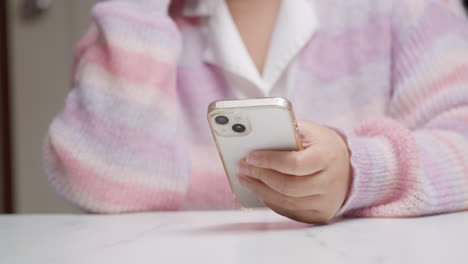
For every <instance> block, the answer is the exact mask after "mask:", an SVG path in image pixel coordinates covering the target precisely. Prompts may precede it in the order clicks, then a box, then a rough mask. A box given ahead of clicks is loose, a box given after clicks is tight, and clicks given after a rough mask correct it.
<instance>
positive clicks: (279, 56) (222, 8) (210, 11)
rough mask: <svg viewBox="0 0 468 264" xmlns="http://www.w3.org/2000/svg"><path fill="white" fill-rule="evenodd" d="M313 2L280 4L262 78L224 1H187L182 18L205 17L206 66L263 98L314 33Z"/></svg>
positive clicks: (312, 0)
mask: <svg viewBox="0 0 468 264" xmlns="http://www.w3.org/2000/svg"><path fill="white" fill-rule="evenodd" d="M313 2H314V0H293V1H291V0H283V3H282V6H281V10H280V12H279V14H278V19H277V23H276V26H275V29H274V32H273V37H272V41H271V45H270V50H269V52H268V57H267V61H266V64H265V69H264V72H263V76H262V75H260V73H259V72H258V70H257V68H256V67H255V64H254V63H253V61H252V59H251V57H250V55H249V54H248V51H247V49H246V48H245V46H244V43H243V41H242V39H241V37H240V35H239V32H238V31H237V29H236V26H235V24H234V22H233V19H232V17H231V14H230V12H229V9H228V7H227V5H226V3H225V0H188V1H187V2H186V4H185V7H184V11H183V14H184V15H186V16H207V17H209V23H208V31H209V35H210V41H209V42H208V47H207V48H206V50H205V54H204V59H205V61H206V62H208V63H212V64H215V65H219V66H220V67H222V68H223V69H225V70H226V71H229V72H232V73H234V74H237V75H240V76H242V77H244V78H245V79H247V80H249V81H250V82H252V83H253V84H255V85H256V86H257V87H259V88H260V89H262V90H263V92H264V94H265V95H267V94H268V92H269V91H270V89H271V88H272V87H273V85H274V84H275V83H276V82H277V81H278V79H279V78H280V77H281V75H282V73H283V72H284V70H285V69H287V67H288V65H289V64H290V62H291V61H292V60H293V59H294V57H295V56H296V55H297V54H298V53H299V51H300V50H301V49H302V48H303V47H304V46H305V45H306V44H307V43H308V42H309V40H310V38H311V37H312V35H313V34H314V33H315V31H316V30H317V29H318V26H319V23H318V19H317V15H316V13H315V5H314V3H313ZM233 50H234V51H236V52H233Z"/></svg>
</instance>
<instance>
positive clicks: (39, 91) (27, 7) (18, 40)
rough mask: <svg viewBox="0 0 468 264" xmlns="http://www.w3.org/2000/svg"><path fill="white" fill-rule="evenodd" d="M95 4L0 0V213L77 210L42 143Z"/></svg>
mask: <svg viewBox="0 0 468 264" xmlns="http://www.w3.org/2000/svg"><path fill="white" fill-rule="evenodd" d="M389 1H392V0H389ZM460 1H461V0H460ZM96 2H98V0H0V213H70V212H75V213H76V212H80V211H79V210H78V209H76V208H73V207H72V206H71V205H69V204H68V203H67V202H66V201H64V200H63V199H61V198H60V197H58V195H57V194H56V193H55V192H54V190H52V188H51V187H50V186H49V185H48V183H47V178H46V176H45V175H44V173H43V170H42V162H41V147H42V142H43V140H44V137H45V135H46V131H47V128H48V125H49V123H50V121H51V120H52V118H53V116H54V115H55V114H56V113H57V112H58V111H60V110H61V108H62V105H63V102H64V98H65V95H66V93H67V91H68V89H69V80H70V68H71V67H70V65H71V58H72V51H73V48H74V46H75V43H76V42H77V40H78V39H79V38H80V36H81V35H82V34H83V33H84V31H85V29H86V27H87V25H88V23H89V13H90V12H89V11H90V8H91V7H92V5H93V4H94V3H96ZM464 4H465V6H468V0H465V1H464Z"/></svg>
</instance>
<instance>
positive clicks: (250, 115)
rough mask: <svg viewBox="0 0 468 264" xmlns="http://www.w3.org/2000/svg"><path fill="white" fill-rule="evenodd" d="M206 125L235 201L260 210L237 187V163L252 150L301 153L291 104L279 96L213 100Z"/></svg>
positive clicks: (254, 200)
mask: <svg viewBox="0 0 468 264" xmlns="http://www.w3.org/2000/svg"><path fill="white" fill-rule="evenodd" d="M208 122H209V124H210V128H211V132H212V134H213V137H214V140H215V142H216V146H217V148H218V152H219V155H220V157H221V161H222V163H223V166H224V170H225V171H226V175H227V177H228V180H229V183H230V185H231V189H232V192H233V193H234V196H235V199H236V201H237V202H238V204H239V205H240V207H241V208H243V209H252V208H261V207H264V204H263V202H262V201H260V200H259V199H258V198H257V196H256V195H255V194H254V193H252V192H251V191H249V190H248V189H246V188H244V187H242V186H241V185H240V184H239V181H238V178H237V174H238V165H239V162H240V161H241V160H243V159H245V158H246V157H247V155H248V154H249V153H250V152H252V151H254V150H283V151H299V150H301V148H302V147H301V142H300V136H299V133H298V129H297V123H296V119H295V117H294V113H293V109H292V105H291V103H290V102H289V101H288V100H287V99H285V98H280V97H275V98H261V99H247V100H223V101H215V102H213V103H211V104H210V105H209V107H208Z"/></svg>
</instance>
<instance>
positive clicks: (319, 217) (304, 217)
mask: <svg viewBox="0 0 468 264" xmlns="http://www.w3.org/2000/svg"><path fill="white" fill-rule="evenodd" d="M265 205H266V206H268V207H269V208H270V209H271V210H273V211H274V212H276V213H277V214H279V215H282V216H285V217H287V218H290V219H292V220H295V221H298V222H304V223H309V224H320V225H323V224H327V223H329V222H330V220H331V219H332V217H330V216H327V215H325V214H323V213H322V212H320V211H317V210H306V211H292V210H287V209H283V208H281V207H278V206H276V205H273V204H269V203H267V202H265Z"/></svg>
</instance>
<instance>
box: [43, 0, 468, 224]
mask: <svg viewBox="0 0 468 264" xmlns="http://www.w3.org/2000/svg"><path fill="white" fill-rule="evenodd" d="M315 2H316V5H317V10H318V14H317V15H318V17H319V21H320V30H319V31H318V32H317V33H316V34H315V35H314V36H313V37H312V38H311V40H310V43H308V45H307V46H306V47H305V48H304V49H303V50H301V52H300V53H299V55H298V56H297V57H296V58H295V59H294V61H293V67H290V70H291V71H294V74H291V75H292V76H294V78H295V80H293V82H294V89H292V90H291V91H289V94H288V99H290V100H291V101H292V102H293V105H294V108H295V113H296V115H297V117H298V119H304V120H310V121H314V122H317V123H321V124H324V125H327V126H330V127H335V128H336V129H337V131H341V133H342V135H343V137H344V138H345V139H346V141H347V143H348V145H349V148H350V151H351V154H352V156H351V163H352V166H353V183H352V189H351V193H350V196H349V198H348V199H347V201H346V203H345V204H344V205H343V207H342V208H341V210H340V211H339V212H338V214H337V216H353V217H410V216H422V215H431V214H439V213H447V212H456V211H462V210H467V209H468V19H467V18H466V16H465V14H464V12H463V9H462V6H461V4H460V2H459V1H456V0H395V1H388V0H347V1H344V0H317V1H315ZM174 3H176V4H175V6H181V5H183V4H182V1H175V2H174ZM169 5H170V1H169V0H113V1H106V2H102V3H99V4H97V5H96V6H95V7H94V9H93V23H92V25H91V27H90V29H89V31H88V33H87V34H86V35H85V36H84V37H83V39H82V40H81V41H80V43H79V44H78V46H77V49H76V52H75V63H74V66H73V69H74V71H73V72H74V78H73V80H72V87H73V89H72V90H71V91H70V94H69V95H68V97H67V99H66V103H65V108H64V110H63V111H62V112H61V113H60V114H59V115H58V116H57V117H56V118H55V119H54V121H53V122H52V125H51V127H50V130H49V134H48V137H47V140H46V143H45V145H44V164H45V169H46V171H47V173H48V175H49V179H50V182H51V184H52V185H53V186H54V187H55V188H56V189H57V191H58V192H59V193H60V194H61V195H63V196H64V197H65V198H66V199H68V200H69V201H71V202H73V203H74V204H76V205H77V206H79V207H81V208H83V209H85V210H87V211H89V212H97V213H123V212H135V211H151V210H195V209H199V210H206V209H232V208H237V205H236V203H235V201H234V199H233V195H232V193H231V192H230V188H229V183H228V181H227V179H226V177H225V175H224V173H223V168H222V165H221V163H220V161H219V157H218V155H217V152H216V148H215V146H214V144H213V142H212V139H211V135H210V131H209V128H208V124H207V122H206V117H205V113H206V107H207V104H208V103H209V102H210V101H213V100H216V99H224V98H228V97H230V94H232V90H233V89H234V87H229V84H228V81H227V80H226V75H225V74H224V72H223V69H220V68H217V67H216V66H215V65H212V64H208V63H205V62H204V61H203V49H204V47H205V45H206V43H205V42H204V39H203V37H201V36H202V35H203V34H204V32H205V31H204V30H203V25H202V21H203V20H202V19H196V18H194V17H184V16H182V15H180V14H179V13H178V12H177V8H174V6H173V8H171V9H170V14H169V12H168V10H169ZM188 39H189V40H190V41H191V43H185V42H184V41H187V40H188ZM330 102H333V104H332V105H333V106H332V108H330V105H331V104H330Z"/></svg>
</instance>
